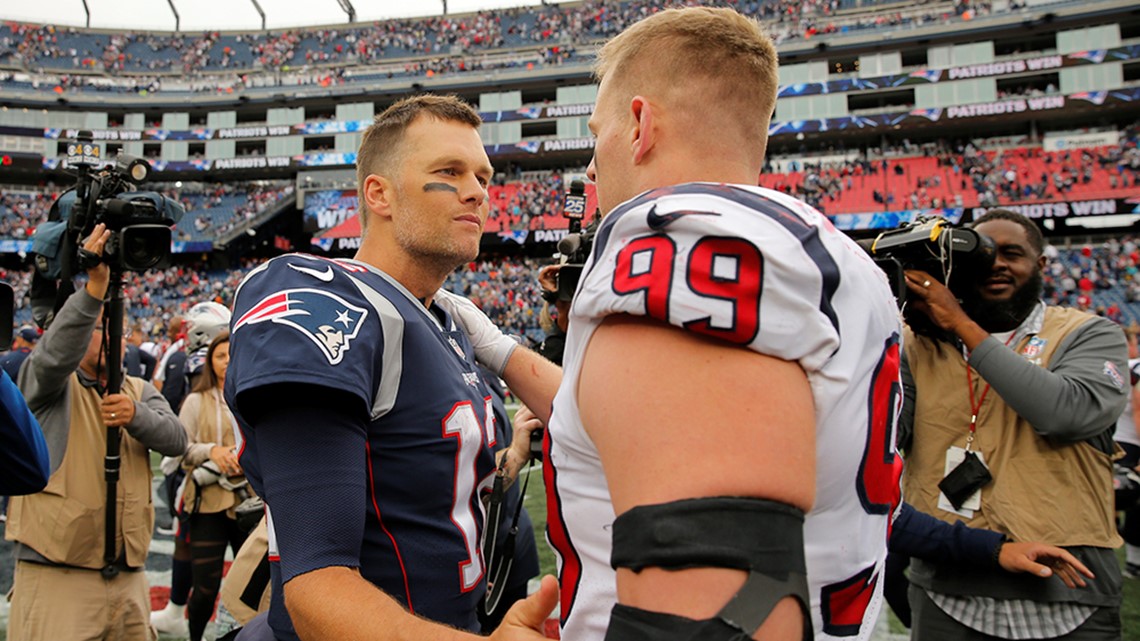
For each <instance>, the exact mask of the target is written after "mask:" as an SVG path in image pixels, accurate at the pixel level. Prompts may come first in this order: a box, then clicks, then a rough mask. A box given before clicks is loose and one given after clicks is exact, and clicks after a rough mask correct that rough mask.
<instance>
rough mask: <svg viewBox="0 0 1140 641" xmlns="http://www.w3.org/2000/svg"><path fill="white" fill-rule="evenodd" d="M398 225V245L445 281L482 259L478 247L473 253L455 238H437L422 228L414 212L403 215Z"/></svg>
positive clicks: (430, 231) (424, 227) (436, 235)
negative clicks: (458, 270)
mask: <svg viewBox="0 0 1140 641" xmlns="http://www.w3.org/2000/svg"><path fill="white" fill-rule="evenodd" d="M403 214H404V215H403V216H401V219H402V220H403V221H404V222H403V223H401V224H398V225H396V242H397V243H398V244H399V245H400V247H402V248H403V249H404V251H405V252H406V253H407V254H408V255H409V256H411V257H412V258H413V259H414V260H415V261H416V264H417V265H419V266H420V267H422V268H423V269H426V270H429V271H431V272H433V273H436V274H442V275H443V276H444V277H446V276H447V275H448V274H450V273H451V272H453V271H455V269H456V268H457V267H459V266H460V265H462V264H463V263H466V262H469V261H472V260H475V257H476V256H478V255H479V247H478V244H476V246H475V248H474V251H472V250H471V249H469V248H467V247H465V246H464V243H462V242H459V241H457V240H456V239H455V237H454V236H451V235H449V234H443V235H438V234H436V233H435V232H434V231H433V230H432V229H431V228H430V227H429V226H427V225H424V224H422V222H421V218H419V217H417V216H416V215H415V213H414V212H410V211H404V212H403Z"/></svg>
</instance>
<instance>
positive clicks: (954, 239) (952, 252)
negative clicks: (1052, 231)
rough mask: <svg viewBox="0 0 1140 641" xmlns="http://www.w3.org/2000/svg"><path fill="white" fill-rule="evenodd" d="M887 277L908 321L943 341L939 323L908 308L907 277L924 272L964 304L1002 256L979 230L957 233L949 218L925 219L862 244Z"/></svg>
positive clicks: (924, 332) (957, 230)
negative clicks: (969, 290)
mask: <svg viewBox="0 0 1140 641" xmlns="http://www.w3.org/2000/svg"><path fill="white" fill-rule="evenodd" d="M858 244H859V246H860V247H862V248H863V249H864V250H865V251H866V252H867V253H868V254H870V255H871V257H872V258H873V259H874V260H875V263H876V264H878V266H879V268H881V269H882V270H883V271H884V272H886V274H887V279H888V280H889V281H890V284H891V290H892V291H893V292H894V294H895V299H896V300H897V301H898V305H899V308H900V309H902V310H903V318H904V319H905V320H906V322H907V324H908V325H910V327H911V329H912V330H914V331H915V332H916V333H919V334H924V335H934V336H936V335H938V334H939V331H938V330H937V328H935V327H934V325H933V323H931V322H930V320H929V319H928V318H926V317H925V316H923V315H922V314H916V313H914V312H913V311H911V308H909V307H908V306H906V304H905V303H906V300H907V288H906V278H905V276H904V275H903V272H904V271H905V270H908V269H921V270H922V271H924V272H926V273H928V274H930V275H931V276H933V277H934V278H936V279H937V280H938V281H939V282H940V283H942V284H944V285H946V287H948V288H949V289H950V291H951V292H954V294H955V295H956V296H957V297H958V298H959V299H961V298H962V292H964V291H965V289H964V288H966V287H971V286H973V284H974V283H976V282H977V280H978V278H980V277H981V276H982V275H983V274H985V273H987V272H989V270H990V269H992V268H993V264H994V256H995V254H996V250H995V248H994V242H993V240H991V239H990V238H989V237H988V236H985V235H982V234H980V233H978V232H976V231H974V230H973V229H969V228H965V227H954V226H952V225H951V224H950V223H949V222H947V221H946V219H944V218H937V217H920V218H917V219H915V220H914V221H913V222H911V223H909V224H906V225H903V226H902V227H899V228H898V229H892V230H890V231H885V232H883V233H881V234H879V235H878V236H876V237H875V238H867V239H863V240H860V241H858Z"/></svg>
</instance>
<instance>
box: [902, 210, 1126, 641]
mask: <svg viewBox="0 0 1140 641" xmlns="http://www.w3.org/2000/svg"><path fill="white" fill-rule="evenodd" d="M974 228H975V229H976V230H977V231H978V232H979V233H981V234H984V235H986V236H989V237H990V238H992V239H993V241H994V244H995V245H996V249H997V256H996V260H995V262H994V265H993V267H992V269H990V270H989V271H988V272H986V273H983V274H981V275H980V276H979V277H978V280H977V282H973V283H968V284H967V285H966V286H965V287H963V288H961V289H962V290H963V291H961V292H958V295H960V296H961V297H962V299H963V300H962V302H961V303H959V301H958V300H957V298H956V294H955V293H954V292H951V290H949V289H948V288H947V287H945V286H943V285H942V284H941V283H940V282H938V279H937V278H936V277H934V276H932V275H930V274H928V273H926V272H924V271H920V270H908V271H907V272H906V282H907V288H908V290H909V291H910V294H911V297H912V298H911V302H910V303H909V304H910V305H912V306H913V308H914V310H915V311H917V312H920V313H922V314H924V315H925V316H927V317H928V318H929V319H930V320H931V321H932V323H933V324H934V325H935V326H936V327H937V328H939V329H941V330H943V331H945V332H948V333H949V334H950V335H951V339H950V340H948V341H942V340H937V339H934V338H931V337H928V336H920V335H916V334H914V333H913V332H908V335H907V336H906V337H905V339H904V341H903V344H904V346H905V348H906V349H905V360H904V367H903V382H904V393H905V401H904V409H903V414H902V416H901V419H900V426H899V427H900V432H901V439H900V444H901V446H902V447H901V449H903V450H905V451H906V455H907V459H906V466H905V468H904V489H905V494H906V497H907V500H908V501H909V502H910V503H911V504H913V505H914V506H915V507H916V508H917V509H919V510H921V511H922V512H925V513H927V514H931V515H934V516H936V517H937V518H939V519H941V520H943V521H947V522H951V523H953V522H955V521H958V520H965V522H966V524H967V525H969V526H971V527H979V528H986V529H991V530H995V531H997V532H1000V533H1002V534H1003V535H1005V536H1006V537H1008V538H1009V539H1012V540H1016V541H1033V540H1039V541H1046V542H1049V543H1052V544H1055V545H1059V546H1062V547H1064V548H1065V549H1067V550H1068V551H1069V552H1071V553H1072V554H1073V555H1074V556H1075V557H1077V558H1078V559H1080V561H1082V562H1083V563H1084V564H1085V565H1086V566H1088V568H1090V569H1091V570H1092V571H1093V573H1095V575H1096V578H1095V579H1093V580H1092V581H1089V582H1088V585H1087V586H1086V587H1084V588H1082V589H1078V590H1070V589H1068V588H1066V587H1065V585H1064V583H1063V582H1062V581H1061V579H1060V578H1057V577H1053V578H1048V579H1044V580H1041V579H1037V578H1034V577H1031V576H1025V575H1020V576H1019V575H1010V574H1004V573H1002V572H1000V571H998V570H997V569H996V568H991V569H988V570H987V569H984V568H977V567H970V568H967V567H963V566H960V565H956V564H954V563H951V562H948V561H945V560H943V561H925V560H917V559H916V560H915V561H914V562H913V563H912V565H911V572H910V580H911V583H912V586H911V588H910V602H911V607H912V608H913V612H914V627H913V636H912V638H914V639H954V640H959V639H983V638H985V639H990V638H1001V639H1029V638H1033V639H1041V638H1054V637H1060V636H1064V637H1065V638H1066V639H1094V638H1095V639H1106V638H1108V639H1118V638H1120V635H1121V622H1120V601H1121V577H1120V568H1119V567H1118V565H1117V561H1116V558H1115V556H1114V554H1113V548H1116V547H1118V546H1119V545H1120V544H1121V540H1120V536H1119V535H1118V534H1117V532H1116V527H1115V523H1114V520H1113V509H1112V505H1113V490H1112V462H1111V459H1112V458H1113V456H1114V455H1115V453H1116V452H1117V448H1116V447H1115V446H1114V444H1113V442H1112V428H1113V423H1114V421H1115V420H1116V417H1117V416H1119V415H1120V413H1121V411H1122V410H1123V408H1124V404H1125V402H1126V399H1127V396H1126V391H1127V382H1126V379H1125V378H1124V376H1126V369H1125V363H1126V357H1127V350H1126V347H1125V342H1124V337H1123V335H1122V333H1121V330H1120V328H1119V327H1117V326H1116V325H1114V324H1112V323H1111V322H1109V321H1107V320H1104V319H1101V318H1098V317H1096V316H1092V315H1091V314H1087V313H1084V312H1080V311H1077V310H1074V309H1067V308H1060V307H1053V306H1047V305H1046V304H1045V303H1044V302H1043V301H1041V300H1040V296H1041V287H1042V270H1043V268H1044V266H1045V263H1046V258H1045V256H1044V254H1043V250H1044V239H1043V237H1042V235H1041V232H1040V230H1039V229H1038V228H1037V226H1036V225H1035V224H1034V223H1033V222H1032V221H1031V220H1029V219H1028V218H1025V217H1024V216H1021V215H1019V214H1016V213H1014V212H1011V211H1007V210H1001V209H996V210H991V211H990V212H989V213H987V214H986V215H984V216H982V217H981V218H979V219H978V221H977V222H976V223H975V225H974ZM991 388H992V389H991ZM983 465H984V467H982V466H983ZM944 479H946V480H945V482H944ZM958 481H960V483H956V482H958ZM955 485H957V487H954V486H955ZM940 486H941V488H940ZM940 489H941V490H942V491H940ZM955 490H958V491H955ZM948 494H952V495H953V496H954V499H953V501H954V502H953V503H952V502H951V499H950V498H948V496H947V495H948Z"/></svg>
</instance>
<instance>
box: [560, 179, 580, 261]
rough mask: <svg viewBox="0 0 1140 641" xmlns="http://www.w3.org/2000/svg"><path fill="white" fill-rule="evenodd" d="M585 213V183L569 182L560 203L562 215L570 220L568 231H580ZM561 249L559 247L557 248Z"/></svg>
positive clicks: (578, 181)
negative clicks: (568, 188) (568, 189)
mask: <svg viewBox="0 0 1140 641" xmlns="http://www.w3.org/2000/svg"><path fill="white" fill-rule="evenodd" d="M585 215H586V184H585V183H583V182H582V181H581V180H574V181H571V182H570V191H569V192H567V193H566V200H565V201H564V202H563V203H562V217H563V218H566V219H567V220H569V221H570V233H571V234H577V233H578V232H580V231H582V218H584V217H585ZM559 251H561V248H560V249H559ZM563 253H566V252H563Z"/></svg>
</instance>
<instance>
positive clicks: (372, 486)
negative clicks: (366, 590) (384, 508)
mask: <svg viewBox="0 0 1140 641" xmlns="http://www.w3.org/2000/svg"><path fill="white" fill-rule="evenodd" d="M364 453H365V455H367V457H368V495H369V496H370V497H371V498H372V509H374V510H376V520H377V521H380V529H381V530H383V531H384V534H385V535H387V537H388V540H389V541H391V542H392V549H393V550H395V552H396V561H397V562H398V563H399V564H400V574H402V575H404V595H405V596H406V597H407V603H408V612H411V613H412V614H415V613H416V609H415V607H413V606H412V588H411V587H410V586H409V585H408V570H407V569H406V568H404V557H403V556H402V555H401V554H400V546H399V545H397V544H396V537H394V536H392V533H391V532H389V531H388V528H387V526H385V525H384V519H383V517H381V516H380V505H379V504H377V503H376V481H375V479H374V478H373V476H372V447H371V446H370V445H369V444H368V443H367V442H366V443H365V444H364Z"/></svg>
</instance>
